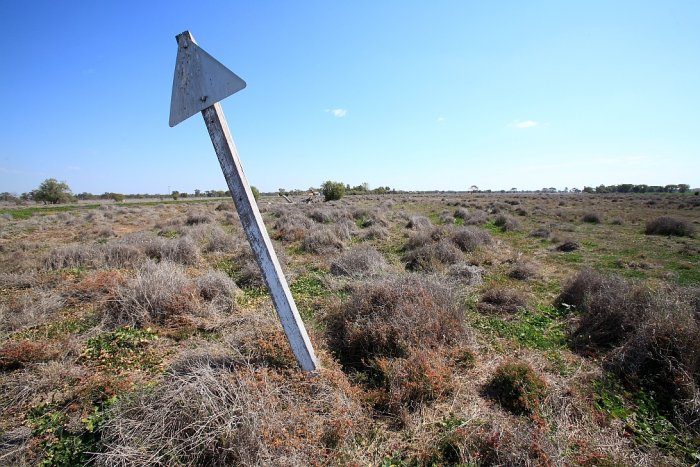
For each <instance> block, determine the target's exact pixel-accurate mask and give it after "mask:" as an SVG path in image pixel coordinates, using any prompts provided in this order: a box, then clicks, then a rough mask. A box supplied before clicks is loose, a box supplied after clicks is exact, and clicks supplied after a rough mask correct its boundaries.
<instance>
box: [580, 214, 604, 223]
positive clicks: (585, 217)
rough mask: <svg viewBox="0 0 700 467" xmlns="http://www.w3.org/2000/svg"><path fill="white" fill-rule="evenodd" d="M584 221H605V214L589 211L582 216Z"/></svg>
mask: <svg viewBox="0 0 700 467" xmlns="http://www.w3.org/2000/svg"><path fill="white" fill-rule="evenodd" d="M581 220H582V221H583V222H588V223H589V224H600V223H601V222H603V216H601V215H600V214H599V213H597V212H587V213H586V214H584V215H583V217H582V218H581Z"/></svg>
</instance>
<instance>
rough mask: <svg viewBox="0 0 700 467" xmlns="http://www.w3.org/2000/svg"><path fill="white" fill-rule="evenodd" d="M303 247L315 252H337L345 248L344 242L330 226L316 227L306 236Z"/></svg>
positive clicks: (320, 253)
mask: <svg viewBox="0 0 700 467" xmlns="http://www.w3.org/2000/svg"><path fill="white" fill-rule="evenodd" d="M301 249H302V250H304V251H306V252H309V253H315V254H319V255H322V254H327V253H335V252H337V251H340V250H342V249H343V242H341V241H340V239H338V236H337V235H336V234H335V232H334V231H333V230H331V229H328V228H322V229H314V230H311V231H310V232H308V233H307V234H306V235H305V236H304V240H302V242H301Z"/></svg>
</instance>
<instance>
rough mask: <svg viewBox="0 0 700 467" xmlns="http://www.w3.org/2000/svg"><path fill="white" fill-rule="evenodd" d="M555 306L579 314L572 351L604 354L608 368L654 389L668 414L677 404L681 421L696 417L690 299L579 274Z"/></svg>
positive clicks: (694, 322) (697, 379)
mask: <svg viewBox="0 0 700 467" xmlns="http://www.w3.org/2000/svg"><path fill="white" fill-rule="evenodd" d="M557 304H559V305H564V304H566V305H569V306H574V307H575V308H576V309H577V310H578V311H579V312H580V314H581V317H580V319H579V321H578V325H577V326H576V328H575V329H574V330H573V332H572V344H573V346H574V348H576V349H579V350H584V351H587V352H590V351H594V352H598V353H603V354H604V355H605V360H604V362H605V364H606V365H607V367H608V368H609V369H611V370H613V371H615V372H616V373H617V374H618V375H619V376H620V377H621V378H622V379H623V380H624V381H625V382H627V383H628V384H631V385H632V386H633V387H638V386H643V387H647V388H649V389H651V390H653V391H654V392H655V393H656V394H658V395H659V398H658V400H659V401H660V404H661V405H662V406H665V408H666V410H667V411H669V412H672V411H675V410H676V407H674V406H673V404H671V403H670V402H672V401H680V402H681V403H682V404H684V406H685V407H684V408H683V415H684V416H686V417H689V418H693V417H697V416H699V415H700V403H698V401H700V399H699V398H698V397H699V396H700V319H699V317H698V314H697V312H696V309H695V307H696V304H695V303H694V302H693V300H692V298H690V297H689V296H688V294H686V293H683V292H679V291H677V290H673V289H665V290H656V291H652V290H650V289H649V288H647V287H644V286H642V285H641V284H639V283H636V282H632V281H628V280H625V279H621V278H618V277H606V276H603V275H601V274H599V273H595V272H593V271H590V270H583V271H581V273H579V274H578V275H577V276H576V277H575V278H574V279H573V280H572V281H571V282H570V283H569V284H568V285H567V286H566V287H565V289H564V290H563V291H562V294H561V295H560V296H559V298H558V299H557ZM667 402H669V403H667Z"/></svg>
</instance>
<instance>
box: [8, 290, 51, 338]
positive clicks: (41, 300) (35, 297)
mask: <svg viewBox="0 0 700 467" xmlns="http://www.w3.org/2000/svg"><path fill="white" fill-rule="evenodd" d="M63 305H64V300H63V298H62V297H61V296H60V295H58V294H57V293H55V292H53V291H47V290H40V289H39V290H32V291H30V292H29V293H26V294H22V295H20V296H19V297H17V298H15V299H13V300H11V301H10V302H9V303H0V330H2V331H16V330H18V329H21V328H23V327H25V326H37V325H40V324H42V323H44V322H46V321H47V319H48V318H49V317H51V315H53V314H54V313H56V312H57V311H59V310H60V309H61V308H63Z"/></svg>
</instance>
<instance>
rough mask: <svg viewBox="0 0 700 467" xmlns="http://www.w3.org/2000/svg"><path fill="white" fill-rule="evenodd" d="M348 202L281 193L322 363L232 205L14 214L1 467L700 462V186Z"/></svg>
mask: <svg viewBox="0 0 700 467" xmlns="http://www.w3.org/2000/svg"><path fill="white" fill-rule="evenodd" d="M59 188H61V187H60V186H59ZM341 188H342V189H341ZM345 188H346V187H345V186H343V185H342V184H338V183H335V182H327V183H326V184H325V185H324V191H323V193H322V194H323V198H324V199H325V201H323V200H322V199H319V198H321V197H315V198H314V197H311V199H309V202H308V203H302V202H297V201H300V200H299V199H296V198H293V199H291V201H294V202H292V203H289V202H288V201H287V199H285V198H283V197H280V196H271V195H264V194H263V195H261V196H260V197H259V199H258V203H259V206H260V208H261V212H262V215H263V218H264V220H265V223H266V225H267V228H268V231H269V233H270V236H271V238H272V239H273V242H274V245H275V250H276V252H277V254H278V257H279V259H280V263H281V264H282V267H283V270H284V271H285V275H286V277H287V280H288V282H289V286H290V290H291V291H292V294H293V295H294V298H295V301H296V303H297V307H298V309H299V311H300V314H301V316H302V318H303V319H304V321H305V323H306V326H307V330H308V331H309V334H310V338H311V341H312V342H313V344H314V347H315V349H316V351H317V353H318V355H319V358H320V361H321V365H322V369H321V370H320V371H319V373H318V374H315V375H308V374H304V373H302V372H301V371H300V370H299V369H298V368H297V365H296V362H295V360H294V357H293V355H292V353H291V350H290V349H289V346H288V344H287V341H286V337H285V335H284V332H283V331H282V327H281V324H280V323H279V320H278V319H277V317H276V314H275V311H274V307H273V305H272V302H271V299H270V296H269V294H268V293H267V291H266V289H265V286H264V283H263V281H262V278H261V275H260V272H259V270H258V266H257V264H256V263H255V260H254V257H253V254H252V252H251V250H250V248H249V246H248V244H247V241H246V239H245V235H244V234H243V231H242V227H241V225H240V221H239V220H238V217H237V215H236V212H235V208H234V207H233V204H232V203H231V202H230V200H229V201H224V202H222V200H221V199H218V200H217V199H211V200H207V199H204V200H202V199H197V200H190V199H188V198H186V197H181V198H180V199H179V200H178V201H177V202H174V201H167V202H144V203H138V202H137V203H115V202H114V201H106V200H98V202H96V203H95V204H73V205H71V204H68V205H65V204H63V205H61V206H60V207H59V206H55V205H51V204H50V203H51V202H52V201H50V200H48V201H47V203H48V204H47V206H46V207H33V208H29V209H27V208H22V207H14V206H13V205H10V204H7V205H5V206H0V209H2V214H3V215H2V216H0V271H1V272H0V391H1V394H2V397H0V464H3V465H48V466H50V465H93V464H94V465H144V466H145V465H149V466H151V465H163V466H165V465H207V466H209V465H377V466H419V465H429V466H442V465H475V466H476V465H479V466H489V465H581V466H594V465H595V466H614V465H647V466H656V465H679V466H680V465H693V464H694V463H697V462H700V444H699V441H698V440H700V425H699V424H698V420H700V238H699V237H698V235H696V231H697V225H698V223H700V203H699V202H696V201H697V196H695V195H694V194H693V193H692V192H683V193H641V192H640V193H632V192H621V193H618V192H611V193H606V192H603V191H599V192H597V193H566V194H565V193H558V194H557V193H538V194H519V193H518V194H516V193H493V194H486V193H444V194H397V193H385V194H373V193H372V194H371V193H365V194H356V193H355V191H352V192H348V193H344V192H343V190H344V189H345Z"/></svg>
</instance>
